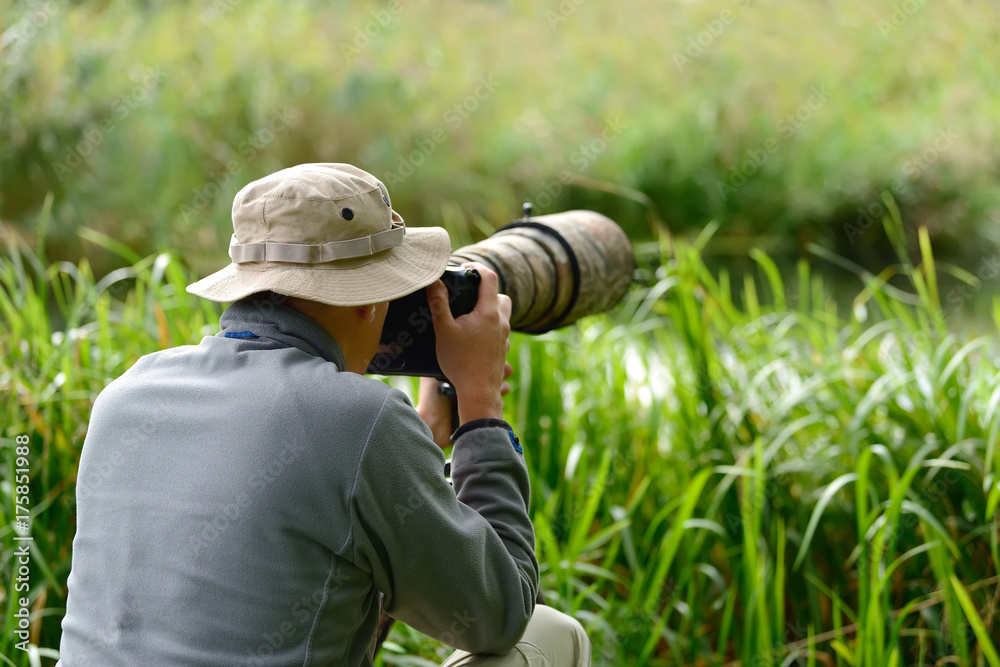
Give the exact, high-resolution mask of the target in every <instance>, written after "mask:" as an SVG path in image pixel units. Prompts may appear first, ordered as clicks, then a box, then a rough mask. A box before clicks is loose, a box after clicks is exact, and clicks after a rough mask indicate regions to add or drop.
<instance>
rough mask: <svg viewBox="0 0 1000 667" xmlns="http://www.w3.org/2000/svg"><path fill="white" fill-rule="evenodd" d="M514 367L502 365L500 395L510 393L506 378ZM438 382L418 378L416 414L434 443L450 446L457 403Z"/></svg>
mask: <svg viewBox="0 0 1000 667" xmlns="http://www.w3.org/2000/svg"><path fill="white" fill-rule="evenodd" d="M513 373H514V367H513V366H511V365H510V364H509V363H508V364H506V365H505V366H504V372H503V377H504V383H503V385H501V387H500V395H501V396H506V395H507V394H509V393H510V383H509V382H507V381H506V380H507V379H508V378H509V377H510V376H511V375H513ZM440 384H441V383H440V382H439V381H438V380H436V379H435V378H428V377H422V378H420V396H419V397H418V398H417V414H419V415H420V418H421V419H423V420H424V423H425V424H427V426H428V427H430V429H431V435H432V436H433V437H434V444H436V445H437V446H438V447H440V448H441V449H447V448H448V447H451V434H452V432H453V431H454V419H455V417H454V414H455V411H456V410H457V409H458V405H457V403H456V401H455V397H454V396H445V395H444V394H442V393H441V391H440V389H439V387H440Z"/></svg>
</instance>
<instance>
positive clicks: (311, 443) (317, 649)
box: [60, 164, 590, 667]
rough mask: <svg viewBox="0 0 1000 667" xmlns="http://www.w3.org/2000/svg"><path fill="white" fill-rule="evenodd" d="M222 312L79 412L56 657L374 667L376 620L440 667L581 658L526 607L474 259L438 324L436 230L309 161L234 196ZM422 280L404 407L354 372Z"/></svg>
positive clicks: (489, 302)
mask: <svg viewBox="0 0 1000 667" xmlns="http://www.w3.org/2000/svg"><path fill="white" fill-rule="evenodd" d="M233 226H234V232H235V233H234V236H233V240H232V243H231V245H230V256H231V257H232V260H233V262H232V263H231V264H230V265H229V266H227V267H226V268H224V269H222V270H221V271H218V272H217V273H215V274H212V275H210V276H208V277H207V278H205V279H203V280H201V281H198V282H196V283H194V284H192V285H190V286H189V287H188V291H189V292H191V293H193V294H197V295H199V296H202V297H204V298H207V299H210V300H213V301H220V302H232V305H231V306H230V307H229V308H227V309H226V311H225V312H224V313H223V315H222V318H221V326H222V330H221V331H220V332H219V333H218V334H217V335H215V336H209V337H206V338H204V339H203V340H202V341H201V343H200V344H198V345H189V346H183V347H178V348H173V349H169V350H163V351H160V352H157V353H154V354H150V355H146V356H144V357H142V358H141V359H139V360H138V361H137V362H136V363H135V365H134V366H133V367H132V368H130V369H129V370H128V371H126V372H125V373H124V374H123V375H122V376H121V377H119V378H118V379H117V380H115V381H114V382H112V383H111V384H109V385H108V386H107V387H106V388H105V390H104V391H103V392H102V393H101V395H100V396H99V397H98V399H97V401H96V402H95V404H94V408H93V413H92V416H91V422H90V427H89V430H88V433H87V436H86V440H85V442H84V446H83V452H82V455H81V461H80V469H79V475H78V479H77V483H78V489H86V490H87V491H86V493H81V492H79V491H78V519H77V533H76V537H75V539H74V542H73V562H72V570H71V572H70V575H69V583H68V588H69V596H68V603H67V612H66V617H65V619H64V621H63V637H62V644H61V647H60V650H61V655H62V658H61V661H60V665H63V666H64V667H75V666H76V665H90V664H95V665H96V664H99V665H102V666H103V667H113V666H117V665H121V666H122V667H125V666H129V667H131V666H133V665H151V666H158V665H164V666H174V665H198V666H200V665H205V666H209V665H211V666H213V667H214V666H220V665H234V666H235V665H267V666H272V665H274V666H277V665H352V666H353V665H371V664H372V661H373V651H374V646H375V634H376V626H377V623H378V618H379V612H380V609H383V610H384V611H385V612H386V613H387V614H388V615H389V616H391V617H393V618H395V619H398V620H400V621H402V622H404V623H406V624H408V625H410V626H411V627H413V628H416V629H417V630H420V631H421V632H424V633H426V634H428V635H430V636H433V637H436V638H438V639H440V640H441V641H442V642H444V643H446V644H448V645H450V646H453V647H455V648H458V649H461V650H459V651H458V652H456V653H455V654H454V655H452V657H451V658H449V659H448V661H447V662H446V663H445V664H446V665H552V666H557V665H589V664H590V644H589V641H588V640H587V638H586V635H585V634H584V632H583V629H582V628H581V626H580V625H579V623H577V622H576V621H575V620H573V619H571V618H569V617H568V616H565V615H563V614H561V613H559V612H557V611H555V610H552V609H550V608H548V607H544V606H541V605H538V606H536V604H535V597H536V592H537V587H538V563H537V561H536V559H535V555H534V531H533V528H532V525H531V521H530V518H529V515H528V511H527V506H528V492H529V480H528V473H527V469H526V467H525V464H524V460H523V454H522V450H521V445H520V443H519V441H518V439H517V437H516V436H515V435H514V432H513V430H512V429H511V428H510V426H509V425H508V424H507V423H506V422H505V421H503V419H502V408H503V404H502V399H501V389H502V385H503V382H504V379H505V377H506V376H507V375H509V373H510V367H509V366H508V365H507V364H506V361H505V358H506V353H507V349H508V347H509V342H508V340H507V336H508V333H509V331H510V326H509V317H510V300H509V299H508V298H507V297H505V296H502V295H498V293H497V277H496V275H495V274H494V273H493V272H491V271H489V270H488V269H486V268H485V267H483V266H477V267H476V268H477V269H478V270H479V271H480V273H481V275H482V282H481V284H480V288H479V298H478V301H477V303H476V306H475V309H474V310H473V311H472V312H471V313H469V314H468V315H463V316H461V317H459V318H457V319H454V318H452V316H451V312H450V310H449V307H448V297H447V293H446V290H445V289H444V287H443V286H442V285H441V284H440V283H439V282H435V281H436V279H437V278H438V277H439V276H440V275H441V274H442V273H443V271H444V268H445V265H446V263H447V260H448V256H449V253H450V247H449V241H448V236H447V233H446V232H445V231H444V230H443V229H439V228H425V229H420V228H414V229H406V228H405V226H404V225H403V220H402V218H400V216H399V215H398V214H397V213H396V212H395V211H393V210H392V207H391V204H390V200H389V196H388V192H387V191H386V189H385V187H384V185H382V183H381V182H379V181H378V180H377V179H375V178H374V177H373V176H371V175H370V174H367V173H366V172H363V171H361V170H359V169H357V168H355V167H352V166H350V165H344V164H306V165H299V166H297V167H292V168H290V169H285V170H282V171H279V172H277V173H275V174H271V175H270V176H267V177H265V178H262V179H260V180H258V181H255V182H253V183H251V184H249V185H248V186H246V187H245V188H244V189H243V190H241V191H240V192H239V193H238V194H237V195H236V198H235V201H234V203H233ZM425 286H429V287H428V298H429V303H430V306H431V311H432V315H433V324H434V329H435V332H436V335H437V338H438V345H437V353H438V361H439V363H440V365H441V369H442V370H443V371H444V373H445V374H446V375H447V376H448V377H449V378H450V380H451V381H452V383H453V385H454V387H455V389H456V392H457V395H458V412H459V422H460V424H461V425H460V426H459V428H458V430H456V431H455V432H454V434H452V435H451V437H450V440H451V441H453V442H454V450H453V457H452V479H453V481H454V489H452V487H451V486H449V484H448V482H447V480H446V478H445V476H444V463H445V460H444V453H443V452H442V449H441V448H442V447H444V446H447V445H449V444H450V441H449V438H448V432H449V431H450V419H451V412H450V409H451V408H450V405H449V404H447V402H446V400H447V399H446V398H445V397H443V396H441V395H440V394H439V393H438V392H437V390H436V389H437V387H436V383H435V381H433V380H426V379H425V380H423V381H422V382H421V394H420V401H419V409H417V410H415V409H414V408H413V407H412V405H411V404H410V402H409V400H408V398H407V397H406V395H405V394H403V393H402V392H400V391H398V390H395V389H391V388H390V387H389V386H388V385H386V384H384V383H382V382H378V381H376V380H373V379H370V378H365V377H363V373H364V372H365V369H366V368H367V366H368V364H369V362H370V361H371V359H372V357H373V356H374V354H375V353H376V351H377V348H378V344H379V338H380V334H381V329H382V324H383V321H384V319H385V315H386V311H387V308H388V302H389V301H391V300H393V299H396V298H399V297H401V296H403V295H405V294H408V293H411V292H413V291H415V290H418V289H421V288H423V287H425Z"/></svg>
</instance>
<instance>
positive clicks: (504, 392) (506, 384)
mask: <svg viewBox="0 0 1000 667" xmlns="http://www.w3.org/2000/svg"><path fill="white" fill-rule="evenodd" d="M509 393H510V383H509V382H504V383H503V384H502V385H500V395H501V396H506V395H507V394H509Z"/></svg>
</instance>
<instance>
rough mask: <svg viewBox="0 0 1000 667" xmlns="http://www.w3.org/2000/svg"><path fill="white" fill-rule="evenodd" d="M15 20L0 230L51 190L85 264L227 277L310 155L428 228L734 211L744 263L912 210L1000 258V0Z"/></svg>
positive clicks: (1, 162)
mask: <svg viewBox="0 0 1000 667" xmlns="http://www.w3.org/2000/svg"><path fill="white" fill-rule="evenodd" d="M0 16H2V17H3V18H0V26H2V30H3V36H2V42H0V43H2V50H0V219H3V220H5V221H7V222H15V223H19V224H21V225H22V226H24V227H27V226H28V225H29V224H30V220H32V219H35V218H36V217H37V214H38V211H39V209H40V208H41V203H42V201H43V200H44V198H45V195H46V194H47V193H48V192H52V193H54V195H55V200H54V201H55V204H54V208H53V230H52V235H51V238H50V240H49V247H50V257H53V258H59V259H63V258H76V257H79V256H80V255H81V254H82V253H81V251H80V249H79V247H78V242H79V239H78V238H77V235H76V231H77V230H78V229H79V228H80V227H81V226H87V227H90V228H93V229H96V230H98V231H101V232H104V233H106V234H108V235H110V236H113V237H114V238H116V239H118V240H120V241H122V242H124V243H125V244H126V245H129V246H131V247H134V248H137V249H138V250H140V251H142V252H148V251H152V250H153V249H156V248H174V249H178V250H180V251H182V252H183V254H184V255H185V257H186V258H187V259H189V260H190V261H191V262H192V263H193V265H194V266H195V267H196V268H197V270H198V272H199V273H201V274H204V273H206V272H207V271H209V270H212V269H215V268H218V267H219V266H220V264H221V262H220V259H219V255H220V252H219V249H220V248H223V247H225V244H226V241H227V239H228V237H229V234H230V233H231V226H230V222H229V208H230V205H231V202H232V195H233V194H234V193H235V192H236V191H237V190H238V189H239V188H240V187H242V186H243V185H244V184H246V183H248V182H249V181H251V180H253V179H254V178H257V177H260V176H261V175H263V174H266V173H269V172H272V171H274V170H276V169H279V168H282V167H286V166H290V165H292V164H296V163H301V162H310V161H344V162H352V163H355V164H358V165H361V166H363V167H364V168H366V169H368V170H369V171H371V172H373V173H375V174H376V175H378V176H380V177H381V178H383V180H386V181H387V182H388V183H389V187H390V191H391V192H392V194H393V197H394V203H395V205H396V207H397V208H398V209H399V210H400V211H401V212H402V213H403V215H404V217H405V218H406V219H407V221H408V222H409V223H410V224H447V225H448V226H449V228H450V229H464V230H467V231H468V232H469V233H470V234H472V235H481V233H482V232H484V231H486V230H489V229H491V228H493V227H495V226H497V225H499V224H501V223H503V222H505V221H507V220H508V219H509V218H510V217H512V216H513V215H515V214H516V213H517V212H518V210H519V205H520V202H521V201H523V200H525V199H530V200H532V201H534V202H535V203H536V205H537V208H538V210H539V212H552V211H555V210H560V209H564V208H569V207H587V208H595V209H598V210H601V211H603V212H605V213H606V214H608V215H610V216H611V217H613V218H615V219H617V220H619V221H621V222H622V223H623V225H624V226H625V227H626V229H627V230H628V231H629V232H630V233H631V234H632V235H633V236H634V237H636V238H638V237H641V236H643V235H646V234H648V230H649V226H648V222H647V219H648V217H649V215H650V212H652V215H655V216H658V217H659V218H660V219H662V220H663V221H665V222H666V224H667V225H669V226H670V227H671V228H672V229H674V230H679V229H686V228H692V229H693V228H699V227H701V226H702V225H704V224H705V223H706V222H707V221H709V220H712V219H715V220H717V221H719V222H720V223H721V224H722V232H721V234H720V236H719V237H718V239H719V241H718V242H719V243H720V246H721V245H725V239H726V238H727V237H730V238H732V237H738V238H740V239H742V237H743V236H745V235H751V236H754V237H766V240H767V243H768V247H770V248H771V249H772V250H773V251H775V252H784V251H792V252H794V251H795V250H796V246H798V247H804V245H805V244H806V243H808V242H809V241H822V242H824V243H825V244H826V245H828V246H829V245H833V246H835V247H836V248H837V249H838V250H840V251H841V252H844V253H847V254H854V255H858V254H864V253H865V252H866V251H868V250H870V249H872V248H874V249H878V248H885V247H886V244H885V236H884V234H882V233H881V231H880V230H879V227H880V226H879V225H878V224H872V222H873V221H877V220H879V219H880V217H881V213H882V212H884V211H883V210H879V207H880V204H879V203H878V202H879V201H880V199H881V194H882V193H885V192H889V193H890V194H892V195H893V196H894V197H895V199H896V200H897V201H899V202H900V203H901V206H902V211H903V217H904V221H905V222H906V224H907V226H908V227H909V228H911V229H916V227H917V225H918V224H925V225H927V226H928V228H929V229H930V231H931V233H932V235H933V236H935V243H936V245H937V247H938V248H939V249H940V250H941V251H943V252H948V253H962V252H969V251H973V250H976V249H978V248H979V247H980V246H981V245H982V239H983V237H985V238H987V239H989V240H1000V232H998V231H997V229H996V227H997V226H996V225H995V224H993V223H994V222H995V221H996V219H997V212H998V210H1000V190H998V189H997V188H996V185H995V184H996V179H997V177H998V175H1000V153H998V152H997V151H996V150H995V148H996V146H997V145H998V139H1000V129H998V120H997V119H998V118H1000V92H998V91H1000V76H998V73H997V68H996V63H997V62H1000V6H998V5H997V4H996V3H993V2H987V1H985V0H972V1H969V2H963V1H960V0H948V1H943V2H925V1H923V0H898V1H894V2H889V1H879V2H868V1H866V0H836V1H831V2H803V3H788V2H778V1H777V0H705V1H700V2H681V1H677V0H675V1H664V0H630V1H629V2H621V3H603V2H595V1H593V0H563V1H562V2H555V1H554V0H550V1H548V2H542V3H534V2H529V1H528V0H508V1H496V2H486V1H480V2H476V1H468V2H462V3H444V2H429V3H403V2H400V1H399V0H393V1H391V2H352V3H348V2H345V1H343V0H341V1H335V2H323V3H321V2H298V3H279V2H275V1H273V0H272V1H263V0H262V1H259V2H251V1H249V0H248V1H246V2H244V1H242V0H213V1H212V2H203V3H193V2H162V1H155V0H148V1H146V2H134V1H133V2H125V1H115V0H106V1H102V2H86V3H83V2H80V3H71V2H68V1H67V0H50V1H43V2H33V3H32V2H15V1H13V0H0ZM741 169H742V173H741ZM873 207H874V209H876V210H874V212H873V214H872V215H871V217H866V216H865V215H863V214H862V213H860V212H859V209H861V210H866V209H869V208H873ZM736 242H737V243H738V244H739V245H741V246H742V247H745V245H746V242H745V241H743V240H738V241H736ZM89 250H94V249H93V248H90V249H89ZM90 260H91V262H92V263H93V265H94V266H95V270H97V271H98V273H99V274H100V272H101V269H102V268H104V269H106V268H110V266H112V265H117V264H119V263H120V261H119V260H117V259H116V258H114V257H113V256H111V255H110V254H104V255H102V254H100V253H97V252H94V253H92V256H91V257H90Z"/></svg>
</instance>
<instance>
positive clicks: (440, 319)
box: [427, 280, 455, 329]
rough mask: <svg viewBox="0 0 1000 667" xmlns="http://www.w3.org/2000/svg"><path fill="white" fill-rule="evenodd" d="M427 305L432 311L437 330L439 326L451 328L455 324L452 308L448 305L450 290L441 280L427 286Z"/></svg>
mask: <svg viewBox="0 0 1000 667" xmlns="http://www.w3.org/2000/svg"><path fill="white" fill-rule="evenodd" d="M427 305H428V306H429V307H430V309H431V318H432V319H433V320H434V327H435V329H436V328H437V327H439V326H440V327H450V326H452V325H453V324H454V323H455V318H454V317H452V315H451V307H450V306H449V305H448V288H447V287H445V286H444V283H443V282H441V281H440V280H436V281H434V282H433V283H431V284H430V285H428V286H427Z"/></svg>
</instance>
